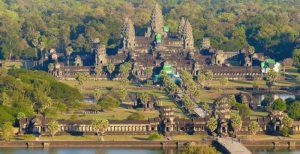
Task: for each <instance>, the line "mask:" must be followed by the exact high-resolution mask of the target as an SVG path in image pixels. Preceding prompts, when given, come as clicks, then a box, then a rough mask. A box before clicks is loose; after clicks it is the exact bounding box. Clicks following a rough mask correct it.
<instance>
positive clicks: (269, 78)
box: [266, 70, 278, 90]
mask: <svg viewBox="0 0 300 154" xmlns="http://www.w3.org/2000/svg"><path fill="white" fill-rule="evenodd" d="M277 79H278V73H277V72H275V71H274V70H270V71H268V72H267V74H266V85H267V86H268V88H269V90H270V89H271V87H272V86H273V85H274V83H275V82H276V81H277Z"/></svg>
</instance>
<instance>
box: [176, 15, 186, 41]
mask: <svg viewBox="0 0 300 154" xmlns="http://www.w3.org/2000/svg"><path fill="white" fill-rule="evenodd" d="M184 26H185V19H184V17H182V18H181V20H180V24H179V26H178V37H179V38H182V37H183V30H184Z"/></svg>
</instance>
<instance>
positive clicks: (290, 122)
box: [282, 116, 294, 128]
mask: <svg viewBox="0 0 300 154" xmlns="http://www.w3.org/2000/svg"><path fill="white" fill-rule="evenodd" d="M282 123H283V125H284V126H285V127H288V128H290V127H292V126H293V123H294V120H293V119H291V118H290V117H288V116H284V117H283V119H282Z"/></svg>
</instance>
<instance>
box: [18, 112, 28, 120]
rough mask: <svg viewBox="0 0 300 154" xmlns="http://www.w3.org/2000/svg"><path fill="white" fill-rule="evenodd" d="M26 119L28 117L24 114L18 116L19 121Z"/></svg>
mask: <svg viewBox="0 0 300 154" xmlns="http://www.w3.org/2000/svg"><path fill="white" fill-rule="evenodd" d="M25 117H26V115H25V113H23V112H19V113H18V115H17V119H18V120H21V119H24V118H25Z"/></svg>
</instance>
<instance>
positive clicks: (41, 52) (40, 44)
mask: <svg viewBox="0 0 300 154" xmlns="http://www.w3.org/2000/svg"><path fill="white" fill-rule="evenodd" d="M38 48H39V49H40V56H41V57H40V58H41V59H42V66H43V65H44V52H43V51H44V49H45V43H44V42H42V41H41V42H40V43H39V45H38Z"/></svg>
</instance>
